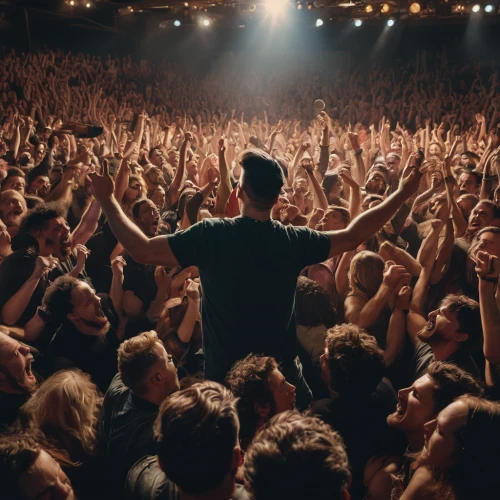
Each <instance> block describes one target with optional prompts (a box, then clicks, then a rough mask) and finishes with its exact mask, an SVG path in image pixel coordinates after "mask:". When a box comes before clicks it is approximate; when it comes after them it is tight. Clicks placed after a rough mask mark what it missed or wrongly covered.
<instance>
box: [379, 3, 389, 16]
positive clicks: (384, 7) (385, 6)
mask: <svg viewBox="0 0 500 500" xmlns="http://www.w3.org/2000/svg"><path fill="white" fill-rule="evenodd" d="M390 10H391V8H390V7H389V4H388V3H383V4H382V5H381V6H380V12H382V14H387V13H388V12H389V11H390Z"/></svg>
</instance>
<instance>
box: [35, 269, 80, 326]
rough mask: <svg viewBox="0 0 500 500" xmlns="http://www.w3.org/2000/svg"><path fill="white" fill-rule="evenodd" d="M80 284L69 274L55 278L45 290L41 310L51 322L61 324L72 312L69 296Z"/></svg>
mask: <svg viewBox="0 0 500 500" xmlns="http://www.w3.org/2000/svg"><path fill="white" fill-rule="evenodd" d="M81 283H82V282H81V281H79V280H78V279H77V278H73V276H70V275H69V274H64V275H63V276H59V277H58V278H56V279H55V280H54V281H53V282H52V283H51V284H50V285H49V287H48V288H47V290H45V295H44V296H43V299H42V306H41V308H42V310H43V311H44V312H45V313H46V314H48V315H49V316H50V318H51V320H53V321H55V322H57V323H62V322H63V321H64V320H65V318H66V316H67V315H68V314H69V313H70V312H72V311H73V303H72V298H71V294H72V292H73V290H74V289H75V288H77V287H78V286H79V285H80V284H81Z"/></svg>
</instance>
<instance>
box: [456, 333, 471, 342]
mask: <svg viewBox="0 0 500 500" xmlns="http://www.w3.org/2000/svg"><path fill="white" fill-rule="evenodd" d="M468 338H469V335H468V334H467V333H464V332H457V333H455V340H456V341H457V342H465V341H466V340H467V339H468Z"/></svg>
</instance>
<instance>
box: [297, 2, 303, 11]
mask: <svg viewBox="0 0 500 500" xmlns="http://www.w3.org/2000/svg"><path fill="white" fill-rule="evenodd" d="M302 7H303V5H302V2H300V1H299V2H297V9H298V10H302Z"/></svg>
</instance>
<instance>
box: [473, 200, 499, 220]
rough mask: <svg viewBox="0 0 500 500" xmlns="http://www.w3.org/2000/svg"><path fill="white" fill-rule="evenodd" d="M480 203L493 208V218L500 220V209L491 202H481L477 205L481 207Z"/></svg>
mask: <svg viewBox="0 0 500 500" xmlns="http://www.w3.org/2000/svg"><path fill="white" fill-rule="evenodd" d="M479 203H484V204H485V205H488V206H489V207H491V210H492V212H493V218H494V219H500V207H497V206H496V205H495V204H494V203H493V202H492V201H491V200H479V202H478V203H477V205H479Z"/></svg>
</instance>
